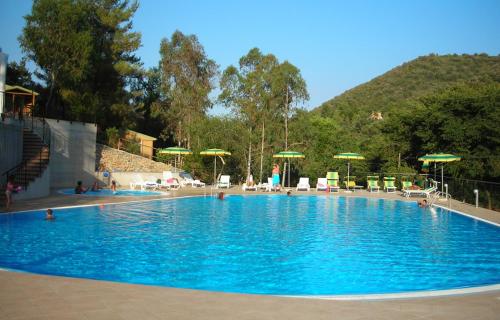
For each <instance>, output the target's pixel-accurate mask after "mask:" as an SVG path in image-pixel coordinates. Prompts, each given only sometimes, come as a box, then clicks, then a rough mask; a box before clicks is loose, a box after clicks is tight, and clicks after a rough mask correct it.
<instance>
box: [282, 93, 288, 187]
mask: <svg viewBox="0 0 500 320" xmlns="http://www.w3.org/2000/svg"><path fill="white" fill-rule="evenodd" d="M285 151H288V85H287V86H286V100H285ZM287 173H288V174H290V172H287V170H286V161H285V164H284V166H283V183H282V185H283V187H285V179H286V175H287ZM289 180H290V179H289Z"/></svg>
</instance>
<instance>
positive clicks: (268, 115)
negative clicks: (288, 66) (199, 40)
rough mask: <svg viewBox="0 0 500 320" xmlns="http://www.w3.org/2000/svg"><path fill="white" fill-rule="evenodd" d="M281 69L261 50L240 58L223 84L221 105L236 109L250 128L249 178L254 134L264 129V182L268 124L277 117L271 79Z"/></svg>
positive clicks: (228, 71)
mask: <svg viewBox="0 0 500 320" xmlns="http://www.w3.org/2000/svg"><path fill="white" fill-rule="evenodd" d="M277 65H278V60H277V59H276V57H275V56H274V55H272V54H268V55H263V54H262V53H261V52H260V50H259V49H258V48H253V49H251V50H250V51H249V52H248V53H247V54H246V55H245V56H243V57H241V58H240V61H239V68H236V67H234V66H229V67H227V68H226V70H224V72H223V74H222V78H221V81H220V87H221V93H220V95H219V101H220V102H221V103H222V104H224V105H225V106H226V107H228V108H231V109H233V110H234V112H235V114H237V115H238V116H239V117H240V119H242V121H243V122H244V123H245V124H246V126H247V128H248V142H247V143H248V154H247V157H246V162H247V176H249V175H250V173H251V166H252V144H253V143H254V133H255V132H256V130H257V126H258V125H259V124H261V125H262V135H261V173H260V177H259V180H261V179H262V162H263V149H264V139H265V124H266V120H269V119H272V117H273V116H274V115H275V114H276V112H273V111H274V110H273V107H274V105H273V103H272V98H273V96H272V79H271V76H272V70H273V68H275V67H276V66H277Z"/></svg>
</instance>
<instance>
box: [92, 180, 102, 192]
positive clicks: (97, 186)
mask: <svg viewBox="0 0 500 320" xmlns="http://www.w3.org/2000/svg"><path fill="white" fill-rule="evenodd" d="M90 190H91V191H94V192H95V191H100V190H101V187H99V183H98V182H97V180H96V181H94V184H93V185H92V188H91V189H90Z"/></svg>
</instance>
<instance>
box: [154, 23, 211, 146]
mask: <svg viewBox="0 0 500 320" xmlns="http://www.w3.org/2000/svg"><path fill="white" fill-rule="evenodd" d="M160 55H161V60H160V75H161V96H160V99H159V101H157V103H155V104H153V106H152V116H153V117H156V118H159V119H160V120H161V121H162V122H163V124H164V127H165V129H164V130H163V132H162V135H163V137H167V136H169V135H171V136H173V137H174V139H175V141H177V142H180V143H181V144H183V145H186V147H188V148H190V147H191V135H192V125H193V123H194V122H195V121H197V120H198V119H200V118H201V117H203V116H204V115H205V112H206V111H207V110H208V108H210V107H211V106H212V103H211V101H210V99H209V96H208V95H209V93H210V91H211V90H212V89H213V88H214V83H213V82H214V78H215V76H216V75H217V68H218V66H217V64H216V63H215V62H214V61H213V60H211V59H209V58H208V57H207V55H206V54H205V50H204V49H203V46H202V45H201V44H200V43H199V42H198V38H197V37H196V36H195V35H184V34H183V33H182V32H180V31H175V32H174V33H173V34H172V38H171V39H170V40H168V39H163V40H162V41H161V45H160ZM171 133H173V134H171Z"/></svg>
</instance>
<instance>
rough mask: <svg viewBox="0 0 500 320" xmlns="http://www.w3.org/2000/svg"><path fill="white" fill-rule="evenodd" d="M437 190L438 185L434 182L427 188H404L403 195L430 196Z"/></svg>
mask: <svg viewBox="0 0 500 320" xmlns="http://www.w3.org/2000/svg"><path fill="white" fill-rule="evenodd" d="M436 191H437V186H436V185H435V184H434V185H433V186H432V187H429V188H427V189H420V190H413V189H405V190H403V196H405V197H407V198H409V197H411V196H425V197H426V198H429V197H430V195H431V194H432V193H434V192H436Z"/></svg>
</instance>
